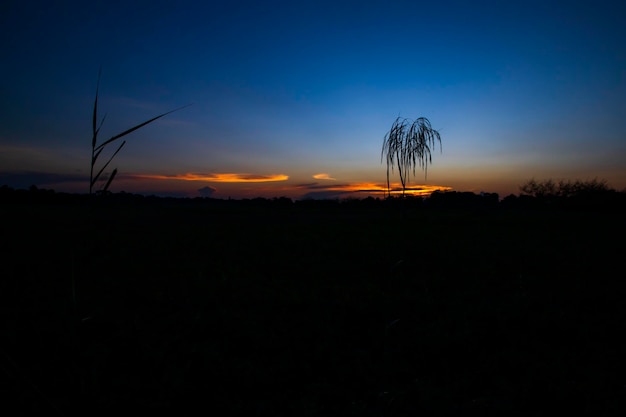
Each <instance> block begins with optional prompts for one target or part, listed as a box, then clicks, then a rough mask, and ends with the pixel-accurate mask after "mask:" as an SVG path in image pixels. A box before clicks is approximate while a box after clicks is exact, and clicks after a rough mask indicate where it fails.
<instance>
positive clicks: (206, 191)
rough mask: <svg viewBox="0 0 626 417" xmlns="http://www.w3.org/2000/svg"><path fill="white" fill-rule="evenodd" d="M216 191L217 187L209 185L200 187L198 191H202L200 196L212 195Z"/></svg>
mask: <svg viewBox="0 0 626 417" xmlns="http://www.w3.org/2000/svg"><path fill="white" fill-rule="evenodd" d="M216 191H217V188H214V187H209V186H208V185H207V186H206V187H202V188H200V189H198V193H200V196H202V197H211V196H212V195H213V193H215V192H216Z"/></svg>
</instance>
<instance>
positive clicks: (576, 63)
mask: <svg viewBox="0 0 626 417" xmlns="http://www.w3.org/2000/svg"><path fill="white" fill-rule="evenodd" d="M625 21H626V5H625V3H624V2H619V1H609V2H607V1H602V0H595V1H549V0H543V1H537V2H535V1H523V2H522V1H520V2H516V1H493V2H481V1H472V2H469V1H445V0H440V1H432V2H421V1H394V0H385V1H366V0H361V1H342V0H334V1H324V0H315V1H271V0H267V1H235V0H228V1H184V0H182V1H176V2H174V1H159V0H150V1H130V0H124V1H106V2H102V1H89V2H87V1H74V2H72V1H54V2H52V1H17V0H15V1H11V0H9V1H3V2H2V4H1V5H0V32H1V36H0V51H1V52H2V65H0V106H1V111H0V184H7V185H10V186H13V187H19V188H22V187H24V188H26V187H28V186H30V185H31V184H35V185H37V186H39V187H40V188H52V189H54V190H57V191H70V192H87V190H88V175H89V158H90V152H91V149H90V142H91V112H92V110H93V100H94V96H95V91H96V83H97V76H98V70H99V68H100V67H101V68H102V78H101V82H100V101H99V109H100V115H101V116H102V115H104V113H106V114H107V118H106V121H105V123H104V126H103V127H102V130H101V139H102V140H104V139H107V138H108V137H110V136H112V135H114V134H117V133H119V132H121V131H123V130H125V129H127V128H129V127H131V126H133V125H135V124H138V123H140V122H143V121H144V120H147V119H149V118H151V117H153V116H156V115H158V114H160V113H163V112H166V111H168V110H171V109H174V108H177V107H180V106H183V105H187V104H192V105H191V106H190V107H188V108H185V109H183V110H180V111H178V112H175V113H173V114H170V115H168V116H166V117H164V118H162V119H159V120H158V121H156V122H154V123H153V124H150V125H148V126H146V127H144V128H142V129H140V130H138V131H136V132H134V133H132V134H131V135H129V136H128V137H127V139H128V143H127V144H126V146H125V148H124V149H122V151H121V152H120V153H119V154H118V156H117V157H116V158H115V159H114V161H113V163H112V165H111V167H117V168H118V170H119V173H118V178H116V179H115V181H114V182H113V184H112V186H111V190H112V191H114V192H117V191H122V190H123V191H127V192H137V193H146V194H159V195H175V196H198V195H205V196H208V195H211V196H213V197H216V198H228V197H233V198H242V197H257V196H262V197H279V196H288V197H292V198H301V197H304V196H318V197H334V196H341V197H347V196H350V195H352V196H359V195H361V196H362V195H367V190H369V191H370V192H371V191H372V190H380V189H382V188H383V187H384V185H385V182H386V173H385V172H386V168H385V165H384V164H381V160H380V152H381V146H382V142H383V139H384V136H385V133H386V132H387V131H388V130H389V128H390V127H391V124H392V123H393V121H394V120H395V119H396V117H398V116H402V117H407V118H411V119H413V118H417V117H427V118H428V119H429V120H430V121H431V123H432V125H433V127H434V128H436V129H438V130H439V131H440V133H441V138H442V145H443V151H442V152H441V153H440V152H439V150H437V151H436V152H434V153H433V155H432V165H431V166H430V167H429V169H428V178H427V179H425V178H424V174H423V172H421V171H418V172H417V175H416V177H415V178H412V179H411V185H414V186H424V188H425V189H430V188H431V187H450V188H451V189H453V190H457V191H474V192H480V191H485V192H497V193H499V194H500V196H501V197H504V196H506V195H508V194H511V193H513V194H518V193H519V186H520V185H521V184H522V183H524V182H525V181H527V180H529V179H531V178H535V179H548V178H552V179H572V180H574V179H582V180H587V179H593V178H598V179H605V180H607V181H608V184H609V186H611V187H612V188H615V189H618V190H623V189H626V25H625V24H624V22H625ZM113 150H114V149H113V148H112V149H111V151H113ZM359 190H361V192H359Z"/></svg>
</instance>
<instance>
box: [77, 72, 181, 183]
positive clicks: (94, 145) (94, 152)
mask: <svg viewBox="0 0 626 417" xmlns="http://www.w3.org/2000/svg"><path fill="white" fill-rule="evenodd" d="M101 74H102V69H100V70H99V71H98V83H97V85H96V98H95V101H94V104H93V117H92V140H91V162H90V169H89V194H93V192H94V186H95V185H96V183H97V182H98V180H99V179H100V177H101V176H102V174H103V172H104V170H105V169H106V168H107V167H108V166H109V164H110V163H111V161H112V160H113V158H115V155H117V154H118V152H119V151H120V150H121V149H122V148H123V147H124V145H126V141H125V140H124V141H122V143H121V144H120V145H119V146H118V148H117V149H116V150H115V152H113V155H111V157H110V158H109V159H108V161H107V162H106V163H105V164H104V165H103V166H102V167H101V168H100V169H99V170H98V172H97V173H96V174H95V175H94V170H95V168H96V162H97V161H98V157H99V156H100V154H101V153H102V151H103V150H104V148H105V147H106V146H107V145H109V144H111V143H113V142H115V141H117V140H119V139H121V138H123V137H124V136H126V135H128V134H130V133H132V132H134V131H135V130H137V129H140V128H142V127H144V126H145V125H147V124H149V123H152V122H154V121H155V120H157V119H160V118H161V117H163V116H167V115H168V114H170V113H173V112H175V111H178V110H181V109H184V108H185V107H189V106H190V105H191V104H188V105H186V106H183V107H179V108H177V109H174V110H170V111H168V112H165V113H162V114H160V115H158V116H156V117H153V118H152V119H149V120H146V121H145V122H143V123H139V124H138V125H136V126H133V127H131V128H130V129H127V130H125V131H123V132H122V133H118V134H117V135H114V136H112V137H110V138H109V139H107V140H105V141H104V142H102V143H101V144H98V133H100V128H101V127H102V125H103V124H104V120H105V119H106V114H105V115H104V117H102V120H101V121H100V123H99V124H98V93H99V89H100V76H101ZM116 175H117V168H115V169H114V170H113V171H112V172H111V174H110V175H109V177H108V179H107V181H106V183H105V185H104V187H102V189H101V190H99V191H100V192H106V191H107V190H108V189H109V186H110V185H111V182H112V181H113V179H114V178H115V176H116Z"/></svg>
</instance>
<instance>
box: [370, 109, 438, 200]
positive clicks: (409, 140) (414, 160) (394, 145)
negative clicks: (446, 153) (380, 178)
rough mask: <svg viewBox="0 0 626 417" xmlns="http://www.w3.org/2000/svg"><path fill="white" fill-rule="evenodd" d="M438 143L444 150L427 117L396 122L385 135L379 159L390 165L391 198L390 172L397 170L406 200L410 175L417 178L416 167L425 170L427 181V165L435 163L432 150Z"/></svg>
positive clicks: (388, 188) (389, 188) (389, 189)
mask: <svg viewBox="0 0 626 417" xmlns="http://www.w3.org/2000/svg"><path fill="white" fill-rule="evenodd" d="M437 141H438V142H439V148H440V150H441V137H440V135H439V132H438V131H436V130H435V129H433V128H432V126H431V125H430V121H429V120H428V119H426V118H424V117H420V118H418V119H415V120H410V119H406V118H401V117H398V118H396V120H395V121H394V122H393V125H391V129H390V130H389V132H387V134H386V135H385V140H384V142H383V148H382V151H381V157H380V159H381V163H382V160H383V159H385V160H386V162H387V194H388V195H391V187H390V183H389V170H390V169H391V171H392V172H393V168H394V166H396V167H397V168H398V174H399V175H400V182H401V183H402V195H403V196H404V192H405V190H406V185H407V183H408V181H409V175H410V173H411V171H413V175H414V176H415V168H416V166H420V167H421V168H422V169H423V170H424V178H426V175H427V170H428V164H429V163H432V157H431V147H433V146H435V143H436V142H437Z"/></svg>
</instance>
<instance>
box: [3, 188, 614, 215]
mask: <svg viewBox="0 0 626 417" xmlns="http://www.w3.org/2000/svg"><path fill="white" fill-rule="evenodd" d="M0 203H2V204H11V203H28V204H94V203H95V204H122V205H123V204H129V205H153V204H159V205H193V206H207V207H212V208H222V209H243V208H252V209H255V208H257V209H267V210H274V209H281V210H282V209H290V208H296V207H297V208H303V209H310V210H325V211H326V210H339V209H380V208H390V209H394V208H398V209H423V210H431V209H464V210H496V209H583V210H622V209H624V208H626V191H616V190H614V189H611V188H609V187H608V185H607V184H606V182H605V181H599V180H592V181H586V182H584V181H574V182H572V181H559V182H555V181H552V180H547V181H536V180H530V181H528V182H526V183H525V184H523V185H522V186H520V194H519V195H515V194H510V195H508V196H506V197H504V198H502V199H500V196H499V195H498V194H497V193H485V192H481V193H478V194H477V193H473V192H459V191H435V192H434V193H432V194H431V195H430V196H429V197H413V196H405V197H388V198H374V197H367V198H346V199H339V198H336V199H320V200H316V199H305V200H292V199H290V198H288V197H275V198H262V197H259V198H252V199H227V200H225V199H217V198H211V197H195V198H177V197H158V196H154V195H151V196H145V195H140V194H132V193H127V192H123V191H122V192H119V193H109V192H107V193H102V194H100V195H89V194H73V193H62V192H55V191H54V190H49V189H40V188H37V187H36V186H34V185H33V186H31V187H30V188H29V189H28V190H24V189H14V188H11V187H9V186H7V185H4V186H2V187H0Z"/></svg>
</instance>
